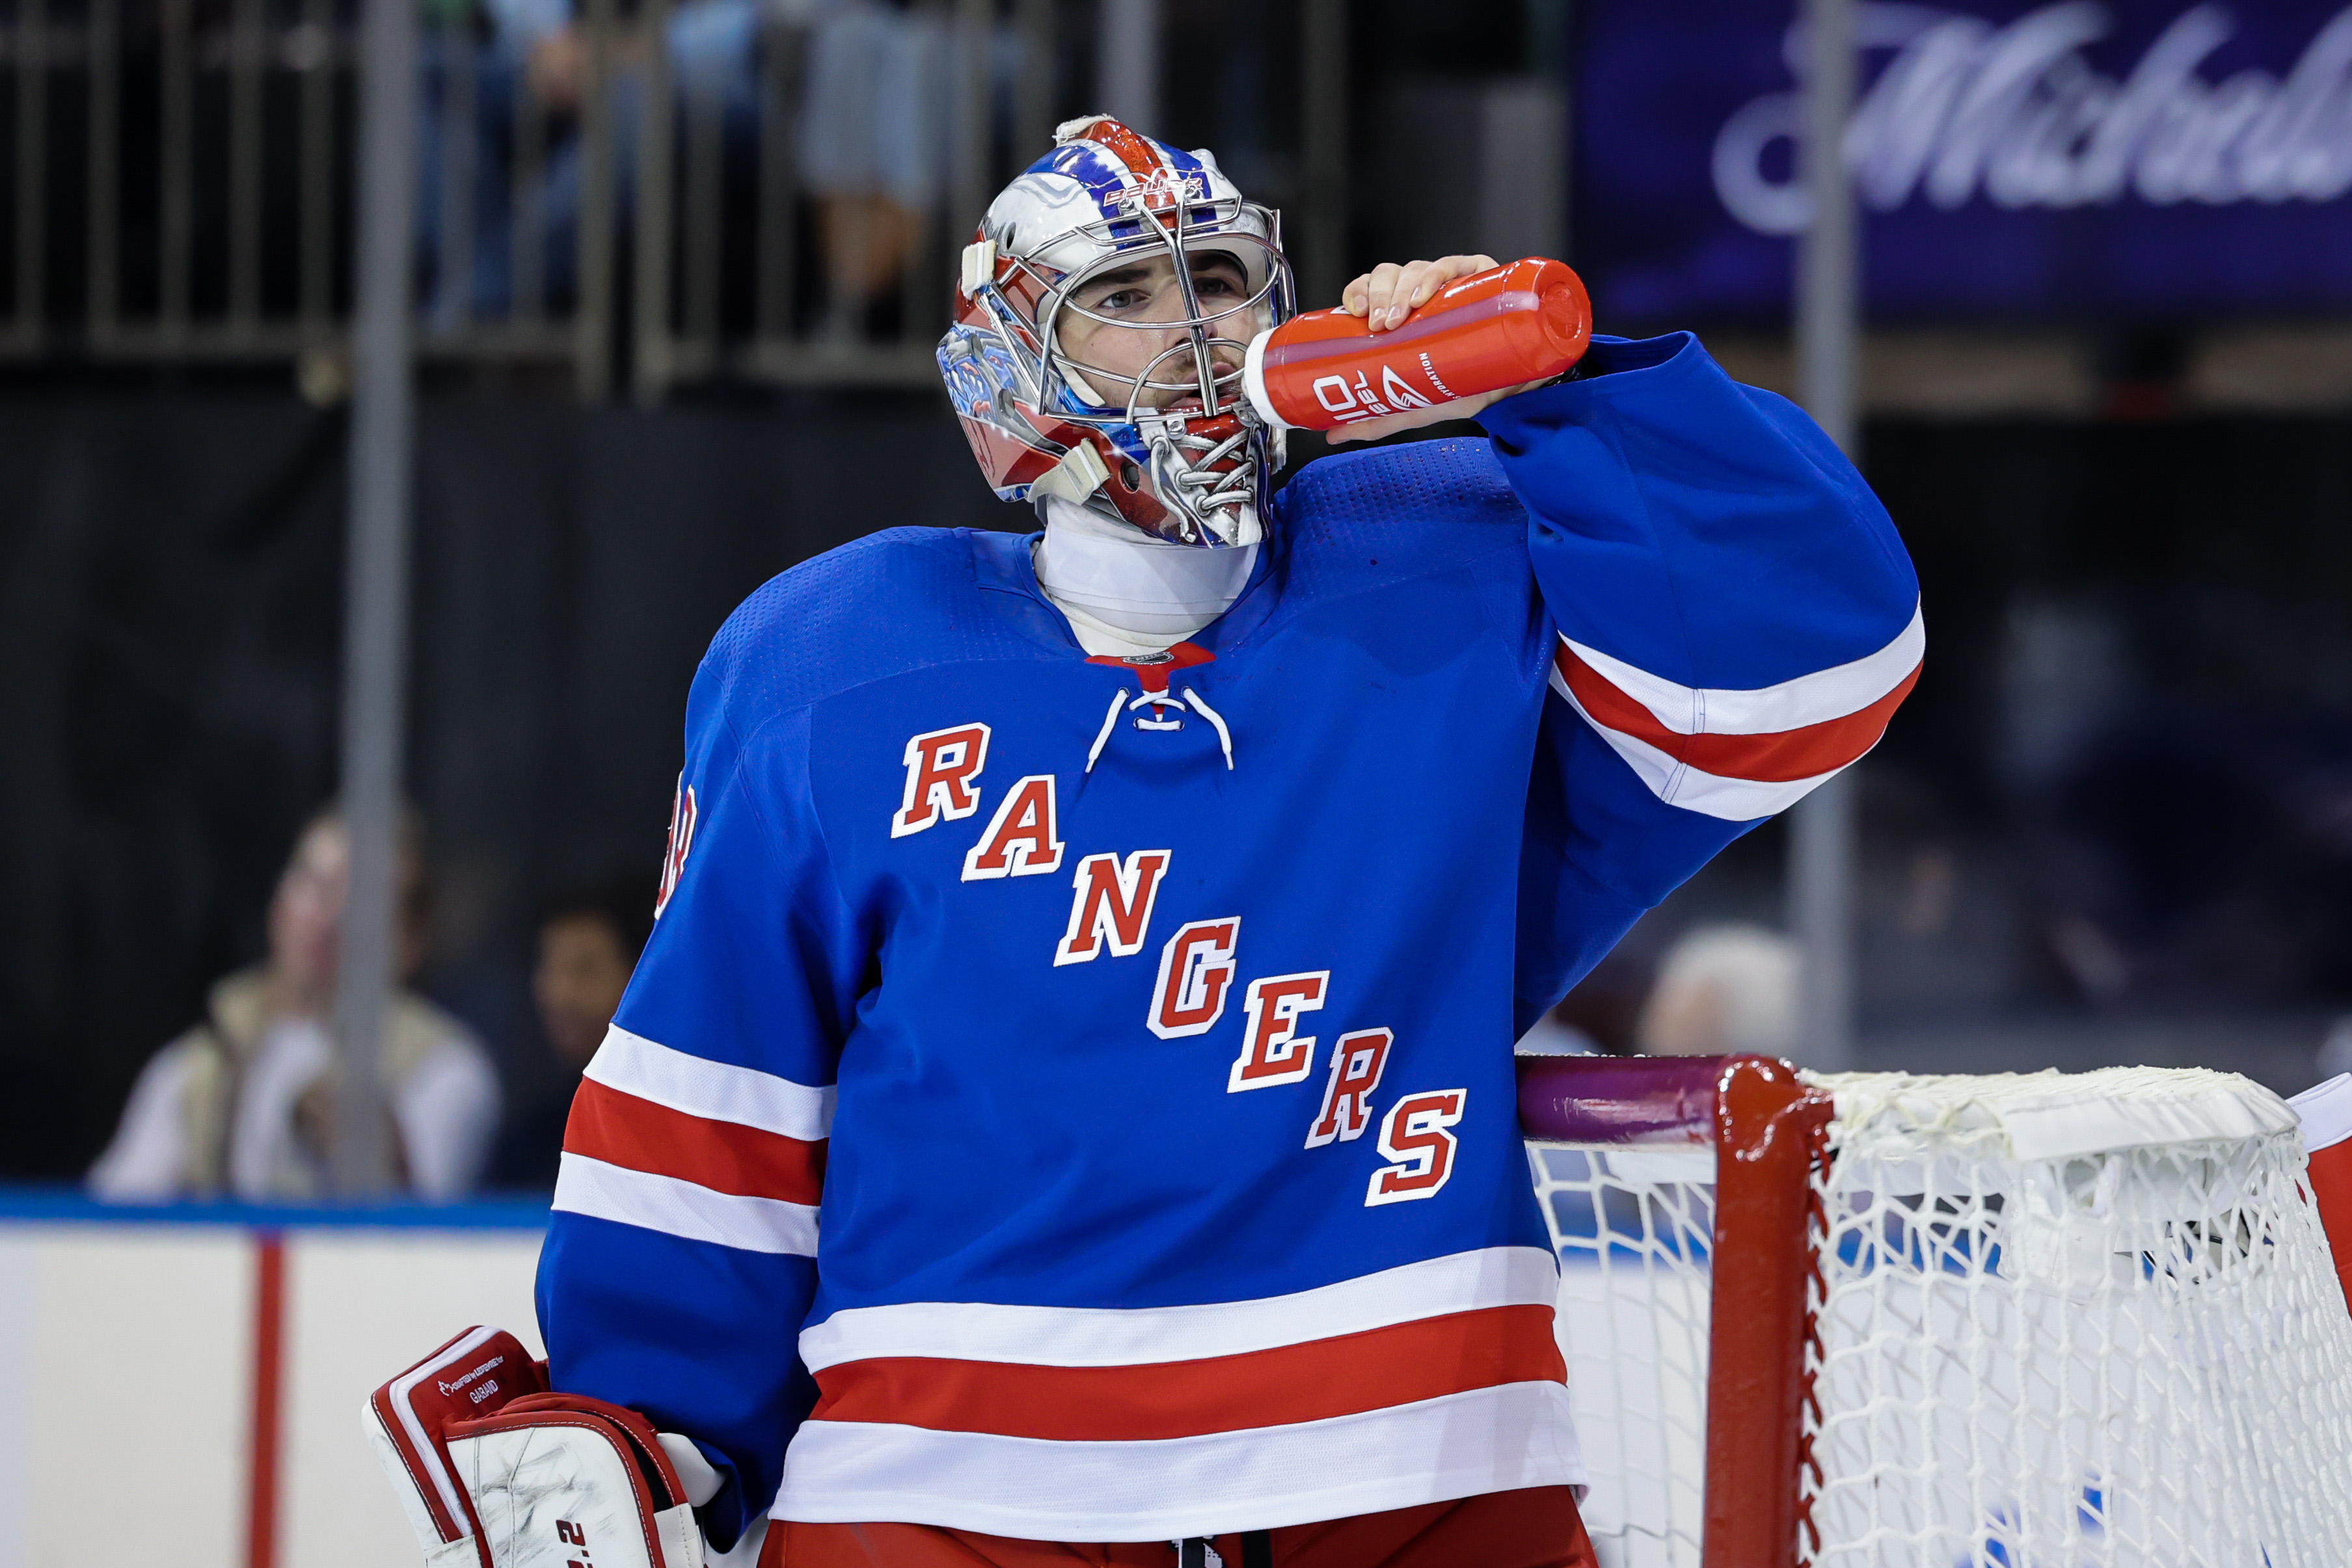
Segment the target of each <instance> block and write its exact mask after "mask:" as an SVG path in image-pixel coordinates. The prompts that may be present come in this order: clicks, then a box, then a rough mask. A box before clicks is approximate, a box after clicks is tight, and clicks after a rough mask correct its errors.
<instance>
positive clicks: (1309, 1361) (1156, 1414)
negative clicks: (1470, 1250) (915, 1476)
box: [810, 1306, 1568, 1443]
mask: <svg viewBox="0 0 2352 1568" xmlns="http://www.w3.org/2000/svg"><path fill="white" fill-rule="evenodd" d="M1567 1377H1568V1369H1567V1367H1566V1366H1565V1365H1564V1364H1563V1363H1561V1361H1560V1358H1559V1345H1558V1344H1557V1343H1556V1342H1554V1341H1553V1339H1552V1310H1551V1309H1550V1308H1549V1307H1542V1306H1517V1307H1488V1308H1486V1309H1484V1310H1478V1311H1473V1312H1455V1313H1452V1314H1449V1315H1447V1316H1445V1317H1442V1318H1423V1319H1419V1320H1417V1321H1413V1322H1410V1323H1397V1324H1393V1325H1391V1326H1390V1327H1388V1328H1384V1329H1367V1330H1365V1331H1363V1332H1361V1333H1355V1334H1341V1335H1339V1336H1338V1337H1337V1338H1334V1339H1328V1340H1310V1341H1309V1342H1307V1343H1305V1344H1300V1345H1282V1346H1279V1347H1277V1348H1276V1349H1273V1350H1263V1351H1252V1352H1247V1353H1246V1354H1243V1355H1230V1356H1213V1357H1208V1358H1206V1359H1203V1360H1200V1361H1177V1362H1160V1363H1153V1364H1150V1365H1145V1366H1025V1365H1019V1364H1014V1363H1005V1362H988V1361H949V1360H943V1359H939V1358H934V1357H929V1356H876V1357H873V1358H871V1359H869V1360H865V1361H853V1362H844V1363H841V1364H840V1365H838V1366H832V1367H827V1368H826V1369H825V1370H824V1371H823V1372H820V1373H817V1374H816V1382H817V1387H818V1388H819V1389H820V1390H822V1391H823V1395H824V1396H823V1397H822V1398H820V1399H819V1400H818V1401H817V1405H816V1409H815V1410H814V1412H813V1413H812V1415H811V1417H810V1418H811V1419H812V1420H818V1421H873V1422H887V1423H891V1424H895V1425H899V1426H924V1427H929V1428H931V1429H932V1430H934V1431H941V1432H991V1433H994V1434H996V1435H998V1436H1005V1437H1042V1438H1048V1439H1053V1440H1055V1441H1060V1442H1070V1443H1084V1442H1140V1441H1147V1440H1149V1439H1151V1438H1156V1437H1190V1436H1198V1435H1199V1434H1202V1433H1205V1432H1240V1431H1246V1430H1249V1429H1251V1428H1254V1427H1259V1426H1288V1425H1290V1424H1292V1423H1294V1422H1299V1421H1321V1420H1327V1419H1328V1418H1330V1417H1332V1416H1337V1415H1359V1414H1360V1413H1362V1412H1364V1411H1367V1410H1381V1409H1385V1408H1387V1407H1388V1406H1390V1405H1410V1404H1412V1403H1414V1402H1415V1401H1418V1400H1423V1399H1435V1398H1438V1397H1440V1396H1441V1395H1444V1394H1462V1393H1466V1392H1468V1391H1469V1390H1471V1389H1476V1388H1492V1387H1496V1386H1497V1385H1499V1384H1507V1383H1562V1382H1565V1381H1567Z"/></svg>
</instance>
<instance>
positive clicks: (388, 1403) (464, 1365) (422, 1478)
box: [368, 1328, 547, 1568]
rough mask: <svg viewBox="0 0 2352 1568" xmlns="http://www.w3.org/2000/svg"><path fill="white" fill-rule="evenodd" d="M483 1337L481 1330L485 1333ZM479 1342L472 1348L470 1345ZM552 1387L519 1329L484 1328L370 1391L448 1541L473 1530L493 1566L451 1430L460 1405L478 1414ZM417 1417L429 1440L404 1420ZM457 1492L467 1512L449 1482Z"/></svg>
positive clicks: (485, 1565) (486, 1567)
mask: <svg viewBox="0 0 2352 1568" xmlns="http://www.w3.org/2000/svg"><path fill="white" fill-rule="evenodd" d="M477 1336H479V1337H477ZM468 1342H472V1343H471V1345H470V1348H464V1349H463V1350H462V1352H461V1347H467V1344H468ZM546 1387H547V1366H546V1363H543V1362H534V1361H532V1360H531V1359H530V1352H527V1351H525V1350H524V1349H523V1348H522V1342H520V1340H518V1339H516V1338H515V1337H514V1336H513V1335H512V1334H509V1333H505V1332H489V1331H484V1330H482V1329H479V1328H472V1329H467V1330H466V1331H464V1332H463V1333H460V1334H457V1335H454V1336H452V1337H451V1338H450V1339H449V1340H447V1341H446V1342H444V1343H443V1344H442V1345H441V1347H440V1348H439V1349H437V1350H436V1351H435V1352H433V1353H432V1354H431V1355H428V1356H426V1357H425V1358H424V1359H423V1360H422V1361H419V1362H417V1363H415V1364H414V1365H412V1366H409V1367H407V1368H404V1370H403V1371H402V1372H401V1373H400V1375H398V1376H397V1377H394V1378H393V1379H392V1380H391V1381H389V1382H387V1383H385V1384H383V1385H382V1386H381V1387H379V1388H378V1389H377V1390H376V1391H375V1392H374V1393H373V1394H371V1395H369V1396H368V1406H369V1408H370V1409H371V1410H372V1411H373V1413H374V1415H375V1419H376V1423H377V1425H378V1426H381V1427H382V1428H383V1434H384V1436H386V1437H387V1438H389V1439H390V1440H391V1442H392V1446H393V1450H394V1452H395V1453H397V1454H398V1455H399V1456H400V1462H401V1464H402V1465H403V1467H404V1468H406V1469H407V1471H408V1477H409V1481H410V1483H411V1484H412V1485H414V1486H415V1489H416V1492H417V1495H418V1496H419V1497H420V1498H422V1499H423V1500H424V1501H425V1511H426V1513H427V1514H429V1515H430V1516H431V1517H432V1520H433V1526H434V1528H435V1529H436V1530H437V1531H440V1534H441V1539H442V1540H443V1541H444V1542H451V1541H456V1540H457V1539H458V1538H459V1537H460V1536H471V1537H473V1539H474V1543H475V1546H476V1548H477V1550H478V1552H479V1553H480V1556H481V1568H490V1560H489V1549H488V1547H486V1546H484V1545H482V1540H481V1536H482V1532H481V1526H480V1521H478V1520H476V1519H475V1518H474V1514H473V1509H474V1503H473V1500H472V1499H471V1498H470V1497H468V1496H467V1494H466V1489H465V1488H464V1487H462V1486H459V1485H458V1484H457V1479H456V1478H455V1476H454V1474H453V1473H452V1471H451V1468H450V1465H449V1454H448V1448H447V1441H446V1432H447V1428H448V1426H449V1424H450V1422H451V1419H452V1417H453V1416H454V1415H457V1413H458V1412H461V1411H462V1412H464V1413H465V1414H466V1415H473V1414H475V1413H476V1412H478V1411H481V1410H485V1409H488V1410H497V1409H499V1408H500V1407H501V1406H503V1405H506V1404H507V1403H508V1402H509V1400H511V1399H513V1398H515V1397H516V1396H517V1395H519V1394H520V1395H526V1396H527V1395H530V1394H537V1393H539V1392H541V1391H542V1390H544V1389H545V1388H546ZM404 1407H405V1409H406V1411H407V1412H408V1413H411V1414H413V1415H415V1418H416V1425H417V1426H419V1427H420V1428H421V1429H422V1430H423V1433H424V1437H425V1441H424V1445H423V1446H422V1447H420V1446H419V1444H418V1443H417V1442H416V1440H415V1436H413V1435H412V1434H411V1433H410V1431H409V1429H408V1423H407V1422H406V1421H405V1420H404V1419H403V1410H404ZM445 1486H446V1488H447V1491H448V1493H449V1494H451V1495H454V1496H455V1497H456V1499H457V1506H458V1508H459V1509H460V1510H463V1512H464V1515H465V1517H464V1518H462V1519H460V1518H457V1517H455V1516H453V1515H452V1514H451V1512H450V1511H449V1507H448V1496H446V1495H445V1494H444V1490H443V1489H444V1487H445Z"/></svg>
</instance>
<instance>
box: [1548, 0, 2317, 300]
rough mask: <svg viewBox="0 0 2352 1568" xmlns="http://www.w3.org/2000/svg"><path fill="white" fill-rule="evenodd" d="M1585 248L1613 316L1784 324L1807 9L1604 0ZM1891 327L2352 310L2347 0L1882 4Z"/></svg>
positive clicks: (1870, 105)
mask: <svg viewBox="0 0 2352 1568" xmlns="http://www.w3.org/2000/svg"><path fill="white" fill-rule="evenodd" d="M1580 9H1581V12H1582V24H1581V37H1580V44H1579V51H1578V58H1577V68H1576V90H1575V99H1574V101H1575V106H1576V108H1575V121H1576V123H1575V147H1574V155H1575V176H1574V177H1575V185H1574V200H1575V208H1574V211H1575V239H1576V255H1575V259H1576V261H1577V264H1578V267H1579V268H1580V270H1582V271H1583V272H1584V275H1585V278H1586V280H1587V281H1588V283H1590V284H1591V289H1592V294H1593V302H1594V306H1595V309H1596V310H1597V311H1598V312H1599V313H1600V314H1601V318H1602V319H1603V320H1604V321H1609V322H1611V323H1612V324H1618V323H1632V322H1655V321H1663V320H1668V319H1710V318H1711V319H1724V318H1738V317H1750V318H1754V317H1778V316H1782V315H1785V313H1786V311H1787V310H1788V303H1789V289H1790V268H1791V266H1792V258H1793V251H1794V247H1793V245H1792V244H1791V243H1790V238H1789V237H1790V236H1791V235H1794V234H1796V233H1798V232H1800V231H1801V229H1802V228H1803V227H1804V226H1805V224H1806V221H1807V216H1808V212H1809V204H1808V202H1807V201H1806V199H1805V194H1804V192H1803V190H1802V189H1801V187H1800V186H1799V185H1798V184H1796V156H1795V145H1794V137H1795V135H1796V132H1797V129H1798V125H1799V121H1800V113H1801V111H1800V108H1799V100H1798V89H1799V85H1800V81H1801V75H1800V67H1801V62H1802V60H1803V58H1804V52H1805V51H1804V42H1803V37H1802V34H1801V26H1800V25H1798V24H1795V23H1793V22H1792V21H1791V13H1792V7H1791V6H1790V4H1789V0H1675V4H1673V5H1658V4H1656V3H1655V0H1586V3H1585V4H1584V5H1583V6H1582V7H1581V8H1580ZM1859 9H1860V17H1859V26H1860V28H1861V35H1862V41H1863V47H1864V60H1863V69H1862V91H1861V93H1860V96H1859V99H1858V101H1857V104H1856V109H1855V112H1854V115H1853V120H1852V121H1851V122H1850V123H1849V125H1848V127H1847V132H1846V137H1845V144H1844V149H1843V153H1844V156H1845V158H1846V161H1847V163H1848V165H1849V166H1850V167H1851V168H1852V169H1853V173H1854V177H1855V182H1856V186H1857V189H1858V191H1859V194H1860V196H1861V200H1862V206H1863V212H1864V277H1865V279H1866V287H1867V289H1868V294H1869V302H1870V308H1871V311H1872V314H1873V316H1874V318H1875V319H1879V320H1897V319H1916V320H1927V319H1944V320H1952V319H1966V318H1977V319H1983V318H1992V317H2010V318H2034V317H2038V318H2051V317H2063V316H2073V317H2105V318H2116V317H2125V316H2137V317H2158V316H2162V317H2179V316H2201V315H2212V314H2238V315H2243V314H2249V313H2307V312H2315V311H2342V310H2352V6H2347V5H2345V4H2344V0H2251V3H2248V4H2244V5H2240V6H2236V7H2226V6H2223V5H2212V4H2206V5H2185V4H2183V0H2060V3H2058V4H2054V5H2030V6H2029V5H2016V4H2011V3H2005V0H1958V3H1957V4H1952V5H1896V4H1882V3H1875V0H1874V3H1869V4H1864V5H1862V6H1861V7H1860V8H1859Z"/></svg>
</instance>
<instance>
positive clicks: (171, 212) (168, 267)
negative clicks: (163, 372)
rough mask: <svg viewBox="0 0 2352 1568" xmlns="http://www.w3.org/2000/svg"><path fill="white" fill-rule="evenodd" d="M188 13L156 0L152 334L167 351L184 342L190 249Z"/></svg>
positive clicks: (185, 3) (177, 4)
mask: <svg viewBox="0 0 2352 1568" xmlns="http://www.w3.org/2000/svg"><path fill="white" fill-rule="evenodd" d="M188 8H189V0H161V11H160V17H159V20H160V22H161V25H162V31H163V82H162V90H163V112H162V114H161V115H160V116H159V117H158V123H159V125H160V126H161V128H162V134H161V143H160V145H159V146H158V148H157V153H158V154H159V157H158V163H159V164H160V166H161V168H162V171H163V191H162V198H161V199H162V207H163V210H162V212H161V213H160V214H159V215H158V217H159V222H158V224H157V253H156V257H155V268H156V275H157V278H158V280H159V284H160V289H159V298H158V301H157V311H156V314H157V317H158V321H157V326H158V328H159V329H160V331H159V334H158V335H159V337H160V340H161V342H163V345H164V346H165V348H166V350H167V352H168V351H171V350H176V349H177V348H179V347H180V346H181V345H182V344H183V343H184V342H185V341H186V337H187V331H188V283H189V276H188V274H189V270H190V267H191V264H192V262H193V260H194V248H195V212H194V201H195V188H194V178H195V140H196V137H195V129H196V128H195V96H196V95H195V61H194V39H193V38H192V37H190V32H191V27H190V20H189V16H188Z"/></svg>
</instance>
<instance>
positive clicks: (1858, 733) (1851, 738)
mask: <svg viewBox="0 0 2352 1568" xmlns="http://www.w3.org/2000/svg"><path fill="white" fill-rule="evenodd" d="M1554 657H1555V658H1556V659H1557V661H1558V663H1559V673H1560V676H1561V678H1562V679H1565V680H1566V681H1567V682H1568V689H1569V690H1570V691H1572V692H1574V693H1575V694H1576V700H1577V701H1578V702H1579V703H1580V704H1581V705H1582V706H1583V709H1584V710H1585V711H1586V712H1587V713H1589V714H1591V716H1592V720H1593V722H1595V723H1597V724H1602V725H1605V726H1607V727H1608V728H1610V729H1612V730H1614V731H1618V732H1619V733H1620V734H1625V735H1631V736H1633V738H1634V739H1635V740H1637V741H1643V742H1647V743H1649V744H1650V745H1653V746H1655V747H1656V748H1657V749H1658V750H1659V751H1661V752H1665V754H1666V755H1668V756H1670V757H1672V758H1674V759H1675V761H1676V762H1679V763H1688V764H1689V765H1690V766H1692V767H1695V768H1696V769H1698V770H1699V771H1700V772H1702V773H1713V774H1714V775H1716V776H1717V778H1734V779H1753V780H1755V781H1756V782H1758V783H1759V784H1787V783H1790V782H1791V781H1793V780H1796V779H1809V778H1812V777H1814V776H1816V775H1817V774H1821V773H1834V772H1835V771H1836V770H1838V769H1839V768H1842V767H1843V766H1845V765H1846V764H1847V763H1851V762H1853V760H1854V759H1855V758H1856V757H1859V756H1861V755H1862V754H1863V753H1864V752H1867V751H1869V750H1870V748H1871V747H1873V746H1874V745H1876V744H1878V738H1879V736H1881V735H1883V734H1885V732H1886V721H1888V720H1889V719H1891V718H1893V717H1894V716H1895V709H1897V708H1899V707H1901V706H1902V704H1903V699H1904V698H1906V697H1907V696H1909V695H1910V693H1911V688H1912V687H1913V685H1915V684H1916V682H1917V681H1918V679H1919V668H1918V666H1916V665H1914V666H1912V667H1911V673H1910V674H1908V675H1906V676H1905V677H1904V678H1903V679H1902V680H1901V681H1899V682H1898V683H1897V684H1896V685H1895V689H1893V690H1892V691H1889V692H1888V693H1887V694H1886V695H1885V696H1884V697H1882V698H1880V699H1879V700H1877V701H1875V702H1873V703H1871V704H1870V705H1869V706H1867V707H1864V708H1857V709H1855V710H1853V712H1851V713H1848V714H1846V715H1845V716H1844V717H1843V718H1841V719H1827V720H1824V721H1822V722H1821V723H1819V724H1807V725H1804V726H1802V727H1801V728H1799V729H1795V730H1778V731H1770V732H1768V733H1766V734H1761V735H1704V734H1702V735H1685V734H1682V733H1680V732H1679V731H1674V730H1669V729H1667V728H1666V727H1665V726H1664V724H1661V723H1660V722H1658V716H1657V715H1656V714H1654V713H1653V712H1651V711H1650V710H1648V709H1647V708H1644V707H1643V706H1642V704H1641V703H1639V702H1637V701H1635V700H1633V698H1631V697H1628V696H1626V695H1625V693H1624V692H1623V691H1622V690H1621V689H1618V687H1617V686H1616V685H1615V684H1614V683H1613V682H1612V681H1611V680H1610V679H1609V678H1608V677H1607V676H1605V675H1602V674H1601V672H1600V671H1599V670H1597V669H1595V668H1592V667H1591V665H1589V664H1587V663H1585V662H1584V661H1583V660H1582V659H1580V658H1577V657H1576V654H1575V651H1574V650H1573V649H1571V648H1570V647H1568V645H1567V644H1565V643H1562V644H1561V645H1560V647H1559V653H1558V654H1557V655H1555V656H1554Z"/></svg>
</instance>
